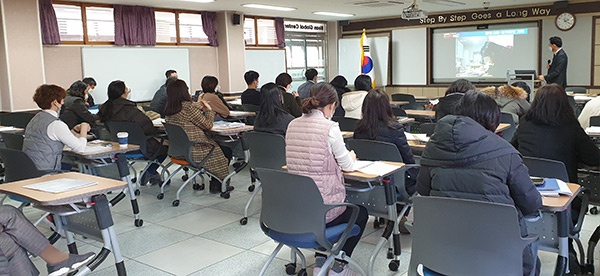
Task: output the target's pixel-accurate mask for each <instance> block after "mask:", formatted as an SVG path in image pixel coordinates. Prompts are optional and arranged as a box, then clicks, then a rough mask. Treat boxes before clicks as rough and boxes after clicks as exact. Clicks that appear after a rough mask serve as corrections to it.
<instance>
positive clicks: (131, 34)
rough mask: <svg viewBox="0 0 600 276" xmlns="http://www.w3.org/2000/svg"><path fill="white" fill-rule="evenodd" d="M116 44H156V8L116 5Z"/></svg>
mask: <svg viewBox="0 0 600 276" xmlns="http://www.w3.org/2000/svg"><path fill="white" fill-rule="evenodd" d="M114 17H115V45H156V21H155V16H154V8H150V7H141V6H124V5H114Z"/></svg>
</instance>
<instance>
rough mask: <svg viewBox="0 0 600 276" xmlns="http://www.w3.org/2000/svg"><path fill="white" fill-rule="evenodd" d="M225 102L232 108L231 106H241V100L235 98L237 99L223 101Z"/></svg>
mask: <svg viewBox="0 0 600 276" xmlns="http://www.w3.org/2000/svg"><path fill="white" fill-rule="evenodd" d="M225 100H226V101H227V103H228V104H230V105H232V106H233V105H237V106H242V98H237V99H232V100H227V99H225Z"/></svg>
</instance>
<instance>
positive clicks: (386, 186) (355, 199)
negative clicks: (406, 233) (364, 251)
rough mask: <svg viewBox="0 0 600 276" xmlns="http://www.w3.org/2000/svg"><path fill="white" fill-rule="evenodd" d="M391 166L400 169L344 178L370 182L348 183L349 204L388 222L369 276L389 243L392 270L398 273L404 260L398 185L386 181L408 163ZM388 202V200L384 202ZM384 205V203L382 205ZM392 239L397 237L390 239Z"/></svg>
mask: <svg viewBox="0 0 600 276" xmlns="http://www.w3.org/2000/svg"><path fill="white" fill-rule="evenodd" d="M386 163H388V164H391V165H395V166H398V167H397V169H395V170H393V171H391V172H389V173H387V174H385V175H369V174H365V173H362V172H358V171H354V172H343V174H344V179H345V180H346V181H348V180H350V181H355V182H362V183H366V185H364V184H363V185H355V184H349V183H346V201H348V202H351V203H354V204H360V205H363V206H365V207H366V208H367V210H368V211H369V214H370V215H374V216H379V217H384V216H385V217H387V219H388V222H387V224H386V227H385V230H384V231H383V234H382V235H381V238H380V240H379V242H378V243H377V246H376V247H375V250H374V251H373V254H372V255H371V257H370V259H369V264H368V267H367V275H373V266H374V264H375V259H376V258H377V254H379V251H381V249H382V248H383V246H384V245H385V244H386V243H388V242H389V244H390V248H389V249H388V258H390V259H392V260H391V261H390V264H389V267H390V269H391V270H394V271H395V270H397V268H398V266H399V264H400V261H399V260H398V256H400V248H401V247H400V230H399V228H398V224H399V223H400V218H399V217H398V213H397V210H396V186H395V185H394V184H393V183H392V182H390V181H385V182H384V181H382V180H383V178H384V177H386V176H389V175H392V174H394V173H396V172H398V171H399V170H402V169H403V167H404V163H397V162H386ZM372 182H379V184H380V185H376V186H373V185H372ZM383 199H385V200H383ZM382 203H383V204H382ZM407 208H408V206H405V207H404V209H403V212H402V213H404V212H406V210H407ZM390 236H392V237H393V239H392V240H390Z"/></svg>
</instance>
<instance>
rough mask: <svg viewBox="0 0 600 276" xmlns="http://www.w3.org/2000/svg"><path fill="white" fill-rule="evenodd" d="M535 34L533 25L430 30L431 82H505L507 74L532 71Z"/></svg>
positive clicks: (537, 48) (536, 48)
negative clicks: (431, 32) (462, 79)
mask: <svg viewBox="0 0 600 276" xmlns="http://www.w3.org/2000/svg"><path fill="white" fill-rule="evenodd" d="M538 32H539V31H538V23H537V22H527V23H517V24H514V23H513V24H497V25H488V28H487V29H480V30H478V29H477V26H469V27H453V28H439V29H434V30H433V34H432V44H433V57H432V68H433V74H432V77H433V82H434V83H448V82H452V81H454V80H456V79H458V78H464V79H468V80H470V81H471V82H478V83H481V82H505V81H506V74H507V70H510V73H513V71H514V70H515V69H517V70H535V69H537V64H539V62H538V52H539V41H538V40H539V37H538Z"/></svg>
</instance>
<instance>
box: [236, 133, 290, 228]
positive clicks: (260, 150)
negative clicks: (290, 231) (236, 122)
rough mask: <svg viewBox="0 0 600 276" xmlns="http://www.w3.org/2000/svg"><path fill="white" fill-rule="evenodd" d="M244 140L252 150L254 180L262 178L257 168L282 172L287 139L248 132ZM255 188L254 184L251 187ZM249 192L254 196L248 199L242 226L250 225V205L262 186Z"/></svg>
mask: <svg viewBox="0 0 600 276" xmlns="http://www.w3.org/2000/svg"><path fill="white" fill-rule="evenodd" d="M244 139H245V141H246V144H247V145H248V148H249V149H250V161H249V165H250V173H251V174H252V175H253V178H256V179H258V180H259V181H260V176H259V175H258V174H257V173H256V170H255V169H256V168H265V169H273V170H281V168H282V166H283V165H285V138H284V137H283V136H281V135H279V134H272V133H266V132H256V131H252V132H248V133H245V134H244ZM252 186H254V183H253V184H252V185H251V186H250V187H252ZM250 187H248V190H250V191H251V192H252V196H251V197H250V198H249V199H248V202H247V203H246V207H245V208H244V217H243V218H242V219H240V224H241V225H246V224H247V223H248V209H249V208H250V204H251V203H252V201H253V200H254V198H255V197H256V195H257V194H258V192H259V190H260V187H261V184H260V182H259V184H258V186H256V187H253V188H252V189H251V188H250Z"/></svg>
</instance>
